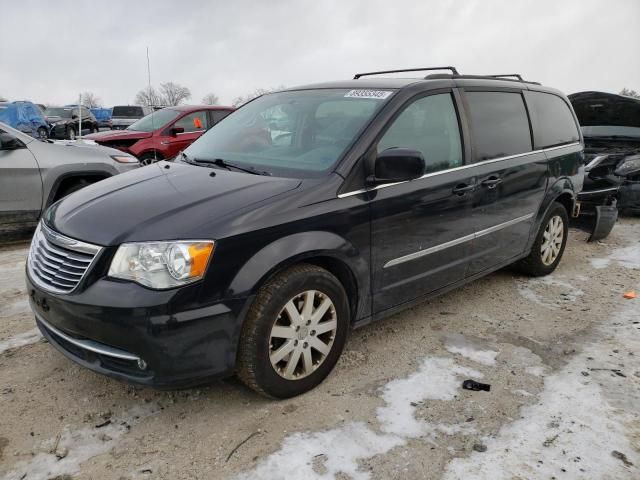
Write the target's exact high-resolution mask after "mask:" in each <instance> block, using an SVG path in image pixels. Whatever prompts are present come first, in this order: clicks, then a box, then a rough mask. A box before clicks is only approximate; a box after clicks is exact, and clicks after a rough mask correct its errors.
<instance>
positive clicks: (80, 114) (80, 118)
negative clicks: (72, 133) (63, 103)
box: [77, 94, 82, 140]
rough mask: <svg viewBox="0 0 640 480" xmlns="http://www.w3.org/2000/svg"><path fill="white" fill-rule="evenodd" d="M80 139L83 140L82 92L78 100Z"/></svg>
mask: <svg viewBox="0 0 640 480" xmlns="http://www.w3.org/2000/svg"><path fill="white" fill-rule="evenodd" d="M77 138H78V139H80V140H82V94H80V98H79V100H78V137H77Z"/></svg>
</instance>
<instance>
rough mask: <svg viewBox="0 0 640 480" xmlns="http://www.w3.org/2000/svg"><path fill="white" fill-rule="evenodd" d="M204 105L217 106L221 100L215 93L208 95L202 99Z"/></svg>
mask: <svg viewBox="0 0 640 480" xmlns="http://www.w3.org/2000/svg"><path fill="white" fill-rule="evenodd" d="M202 103H204V104H205V105H217V104H218V103H220V99H219V98H218V96H217V95H216V94H215V93H207V94H206V95H205V96H204V97H202Z"/></svg>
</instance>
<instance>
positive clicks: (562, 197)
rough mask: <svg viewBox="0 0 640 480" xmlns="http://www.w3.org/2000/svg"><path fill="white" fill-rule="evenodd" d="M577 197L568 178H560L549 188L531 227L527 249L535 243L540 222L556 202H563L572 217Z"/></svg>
mask: <svg viewBox="0 0 640 480" xmlns="http://www.w3.org/2000/svg"><path fill="white" fill-rule="evenodd" d="M576 197H577V194H576V192H575V190H574V188H573V184H572V183H571V181H570V180H569V179H568V178H561V179H558V180H557V181H556V182H555V183H554V184H553V185H551V187H549V188H548V189H547V193H546V195H545V197H544V199H543V201H542V203H541V205H540V208H539V209H538V213H537V214H536V218H535V223H534V228H532V229H531V232H530V234H529V242H528V243H527V250H529V249H530V248H531V246H532V245H533V242H534V241H535V238H536V235H537V233H538V230H539V229H540V224H541V223H542V220H543V219H544V217H545V215H546V214H547V212H548V211H549V209H550V208H551V206H552V205H553V204H554V202H558V203H560V204H562V205H563V206H564V207H565V208H566V209H567V214H568V215H569V217H571V216H572V214H573V209H574V206H575V204H576Z"/></svg>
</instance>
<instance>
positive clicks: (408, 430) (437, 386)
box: [238, 358, 482, 480]
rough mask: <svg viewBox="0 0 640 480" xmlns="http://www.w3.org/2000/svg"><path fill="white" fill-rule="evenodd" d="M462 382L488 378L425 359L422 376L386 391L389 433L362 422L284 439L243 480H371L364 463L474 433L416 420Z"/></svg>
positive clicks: (384, 424)
mask: <svg viewBox="0 0 640 480" xmlns="http://www.w3.org/2000/svg"><path fill="white" fill-rule="evenodd" d="M460 376H473V377H476V378H479V377H482V374H481V373H480V372H477V371H475V370H473V369H470V368H465V367H460V366H458V365H457V364H456V363H455V362H454V361H453V360H451V359H448V358H425V359H424V361H423V362H422V364H421V366H420V368H419V369H418V371H417V372H415V373H413V374H411V375H409V376H408V377H406V378H402V379H396V380H392V381H391V382H389V383H387V384H386V385H385V387H384V388H383V391H382V398H383V399H384V400H385V406H383V407H380V408H378V410H377V415H376V418H377V420H378V422H379V424H380V430H382V432H383V433H378V432H376V431H374V430H373V429H372V428H370V427H368V426H367V425H366V424H364V423H362V422H349V423H346V424H344V425H342V426H340V427H337V428H333V429H331V430H326V431H322V432H302V433H295V434H292V435H289V436H288V437H286V438H285V439H284V441H283V442H282V446H281V447H280V450H278V451H277V452H275V453H273V454H271V455H270V456H268V457H267V458H266V459H264V460H263V461H262V462H260V463H259V464H258V466H257V467H256V468H255V469H254V470H252V471H250V472H245V473H243V474H241V475H239V476H238V478H239V479H243V480H248V479H252V480H267V479H268V480H286V479H298V478H304V479H305V480H328V479H333V478H335V477H336V475H338V474H339V473H340V472H342V474H346V475H348V476H349V478H351V479H353V480H368V479H369V478H371V477H370V473H369V472H367V471H361V470H360V469H359V467H358V461H359V460H363V459H367V458H371V457H374V456H376V455H380V454H383V453H386V452H388V451H389V450H391V449H392V448H395V447H398V446H401V445H404V444H406V442H407V440H408V439H409V438H417V437H423V436H425V437H435V435H436V434H437V433H443V434H445V435H453V434H456V433H461V432H462V433H468V432H471V431H473V428H472V427H468V426H466V425H442V424H438V425H432V424H429V423H426V422H421V421H419V420H418V419H416V418H415V415H414V414H415V410H416V407H417V405H418V403H420V402H423V401H425V400H451V399H453V397H454V396H455V394H456V392H457V390H458V388H459V387H460V378H459V377H460ZM320 456H322V459H323V462H322V463H321V467H320V468H317V466H316V468H314V460H317V459H318V458H319V457H320ZM315 463H318V462H317V461H316V462H315ZM320 470H321V471H320Z"/></svg>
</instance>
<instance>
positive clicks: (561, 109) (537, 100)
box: [526, 92, 580, 149]
mask: <svg viewBox="0 0 640 480" xmlns="http://www.w3.org/2000/svg"><path fill="white" fill-rule="evenodd" d="M526 96H527V104H528V105H529V109H530V110H531V119H532V120H533V140H534V144H535V147H536V149H538V148H548V147H553V146H555V145H562V144H563V143H573V142H577V141H578V140H580V134H579V133H578V126H577V125H576V121H575V120H574V118H573V115H572V114H571V110H569V106H568V105H567V104H566V102H565V101H564V100H563V99H562V98H560V97H558V96H556V95H552V94H550V93H542V92H527V93H526Z"/></svg>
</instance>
